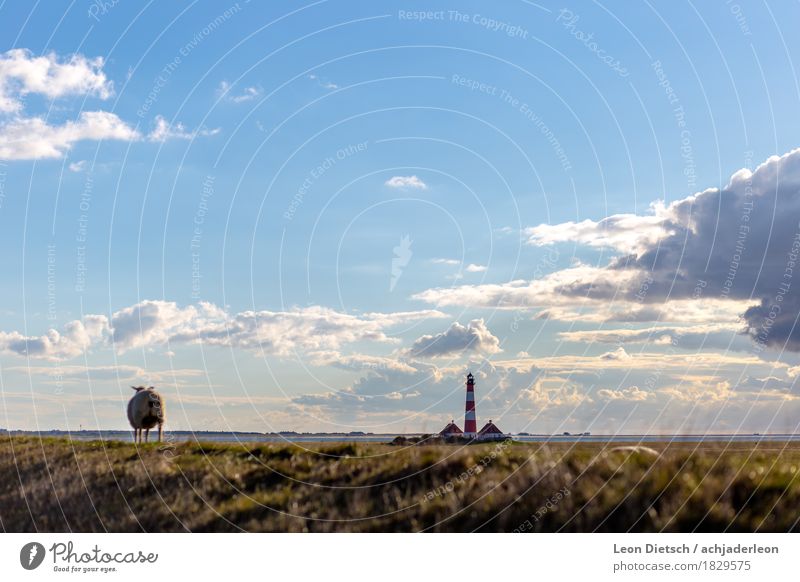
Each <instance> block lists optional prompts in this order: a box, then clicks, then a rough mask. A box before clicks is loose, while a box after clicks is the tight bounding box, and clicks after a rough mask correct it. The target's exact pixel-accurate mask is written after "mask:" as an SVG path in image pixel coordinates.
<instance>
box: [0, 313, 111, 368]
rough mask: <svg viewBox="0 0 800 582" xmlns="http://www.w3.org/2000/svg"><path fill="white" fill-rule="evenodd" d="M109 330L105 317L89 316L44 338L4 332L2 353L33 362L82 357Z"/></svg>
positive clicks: (0, 339)
mask: <svg viewBox="0 0 800 582" xmlns="http://www.w3.org/2000/svg"><path fill="white" fill-rule="evenodd" d="M107 330H108V319H107V318H106V317H105V316H103V315H87V316H86V317H84V318H83V320H75V321H71V322H69V323H67V324H66V325H65V326H64V329H63V330H62V331H60V332H59V331H58V330H55V329H50V330H48V331H47V333H45V334H43V335H41V336H24V335H22V334H21V333H19V332H17V331H12V332H4V331H0V353H2V354H8V355H15V356H28V357H30V358H32V359H44V360H64V359H70V358H75V357H77V356H80V355H81V354H83V353H85V352H86V351H87V350H89V349H90V348H91V347H92V345H94V344H96V343H97V342H99V341H101V340H102V339H103V337H104V336H105V334H106V333H107Z"/></svg>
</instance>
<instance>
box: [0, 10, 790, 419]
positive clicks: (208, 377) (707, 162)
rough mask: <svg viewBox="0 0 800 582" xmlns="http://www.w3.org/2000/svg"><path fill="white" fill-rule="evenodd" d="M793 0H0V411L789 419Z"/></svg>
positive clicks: (66, 415)
mask: <svg viewBox="0 0 800 582" xmlns="http://www.w3.org/2000/svg"><path fill="white" fill-rule="evenodd" d="M798 19H800V5H797V4H796V3H777V4H776V3H772V4H768V3H766V2H744V1H739V2H733V1H722V0H721V1H719V2H713V3H710V2H709V3H705V2H704V3H693V2H684V1H678V2H644V3H636V4H633V3H628V2H625V3H621V2H615V3H600V2H571V3H560V4H551V3H544V2H542V3H535V2H528V1H524V0H511V1H508V2H503V3H493V2H474V1H473V2H469V1H459V2H454V1H451V2H437V3H434V5H431V3H423V2H405V1H403V2H381V3H377V2H375V3H372V2H370V3H363V2H360V3H357V2H343V1H335V0H327V1H326V0H322V1H317V2H271V3H259V2H247V1H245V0H240V1H239V2H233V3H227V2H210V1H206V2H202V1H195V2H188V3H153V2H150V3H148V4H145V5H142V4H140V3H133V2H127V1H124V0H108V1H105V2H102V1H100V0H93V1H91V2H89V1H84V0H75V1H73V2H71V3H64V4H63V5H58V6H57V7H56V6H53V5H45V4H44V3H30V2H22V1H11V2H9V1H5V2H2V3H1V4H0V39H2V40H1V41H0V247H2V249H3V254H2V256H3V259H4V268H3V271H2V276H0V427H5V428H11V429H27V430H36V429H41V430H49V429H64V430H67V429H68V430H78V429H80V428H83V429H124V428H126V427H127V421H126V417H125V405H126V403H127V400H128V399H129V398H130V396H131V395H132V392H131V389H130V386H131V385H148V386H150V385H152V386H156V387H157V388H158V390H159V391H160V392H161V393H162V394H163V395H164V398H165V400H166V407H167V411H168V412H167V415H168V420H167V428H168V429H173V430H253V431H261V432H268V431H278V430H297V431H336V432H341V431H365V432H380V433H398V434H399V433H407V432H424V431H437V430H439V429H440V428H442V427H443V426H444V425H445V424H446V423H447V422H449V421H450V420H451V419H455V420H456V422H457V423H459V424H461V423H463V410H464V379H465V375H466V373H467V372H469V371H471V372H472V373H473V374H475V377H476V388H475V390H476V402H477V405H476V406H477V416H478V422H479V424H480V425H482V424H483V423H484V422H486V421H488V420H490V419H492V420H494V422H495V423H496V424H497V425H498V426H499V427H500V428H501V429H503V430H506V431H509V432H519V431H526V432H530V433H561V432H564V431H570V432H582V431H591V432H593V433H598V434H600V433H604V434H614V433H635V434H643V433H652V434H663V433H704V432H711V433H734V432H736V433H739V432H741V433H752V432H759V433H768V432H774V433H777V432H780V433H785V432H795V431H796V430H797V429H798V423H800V388H798V386H797V382H796V381H797V377H798V376H799V375H800V356H799V355H798V351H800V329H798V328H797V323H798V316H800V281H797V280H796V278H797V277H800V263H798V264H796V262H797V261H798V260H800V259H799V258H798V257H800V150H798V149H797V148H800V116H798V115H797V111H798V105H799V104H800V81H798V75H797V70H796V67H797V66H800V64H798V65H796V61H797V57H798V56H799V55H800V39H799V38H798V36H797V34H795V33H794V30H793V28H792V24H793V23H796V22H798Z"/></svg>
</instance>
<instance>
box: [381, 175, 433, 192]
mask: <svg viewBox="0 0 800 582" xmlns="http://www.w3.org/2000/svg"><path fill="white" fill-rule="evenodd" d="M385 185H386V186H389V188H415V189H417V190H427V189H428V185H427V184H425V182H423V181H422V180H420V179H419V178H417V177H416V176H392V177H391V178H389V179H388V180H386V182H385Z"/></svg>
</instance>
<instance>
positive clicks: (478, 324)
mask: <svg viewBox="0 0 800 582" xmlns="http://www.w3.org/2000/svg"><path fill="white" fill-rule="evenodd" d="M466 352H472V353H481V354H496V353H498V352H500V340H499V339H497V337H495V336H494V335H493V334H492V332H491V331H489V328H487V327H486V323H485V322H484V321H483V319H473V320H472V321H470V322H469V323H468V324H467V325H466V326H464V325H461V324H460V323H458V322H455V323H453V324H452V325H451V326H450V327H449V328H448V329H447V330H446V331H444V332H442V333H437V334H435V335H424V336H422V337H421V338H419V339H417V340H416V341H415V342H414V344H413V345H412V346H411V349H410V350H409V355H411V356H413V357H417V358H436V357H441V356H451V355H455V354H461V353H466Z"/></svg>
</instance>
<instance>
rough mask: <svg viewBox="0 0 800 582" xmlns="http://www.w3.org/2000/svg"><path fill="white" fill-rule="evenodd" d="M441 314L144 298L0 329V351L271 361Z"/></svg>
mask: <svg viewBox="0 0 800 582" xmlns="http://www.w3.org/2000/svg"><path fill="white" fill-rule="evenodd" d="M442 317H446V316H445V315H444V314H443V313H441V312H438V311H433V310H423V311H411V312H397V313H365V314H361V315H353V314H349V313H341V312H338V311H335V310H333V309H328V308H325V307H319V306H314V307H305V308H294V309H291V310H288V311H243V312H240V313H234V314H231V313H228V312H227V311H226V310H224V309H222V308H220V307H217V306H216V305H213V304H211V303H204V302H201V303H199V304H197V305H188V306H186V307H180V306H178V305H177V304H176V303H174V302H171V301H151V300H146V301H142V302H140V303H137V304H135V305H132V306H130V307H126V308H124V309H120V310H119V311H117V312H115V313H114V314H112V316H111V320H110V321H109V320H108V318H106V317H105V316H103V315H87V316H86V317H84V318H83V320H80V321H72V322H70V323H68V324H67V325H66V326H64V330H63V331H60V332H59V331H58V330H55V329H50V330H48V331H47V332H46V333H45V334H44V335H42V336H27V337H26V336H23V335H22V334H20V333H19V332H16V331H12V332H0V353H5V354H12V355H17V356H26V355H27V356H29V357H31V358H38V359H45V360H66V359H70V358H74V357H76V356H79V355H81V354H83V353H85V352H87V351H89V350H91V349H92V348H94V347H98V346H106V345H113V346H114V347H115V348H116V349H117V351H118V352H120V353H122V352H125V351H127V350H130V349H134V348H147V347H154V346H164V345H167V344H171V343H189V344H193V343H204V344H207V345H215V346H229V347H235V348H240V349H247V350H253V351H258V352H259V353H261V352H263V353H265V354H269V355H277V356H289V355H292V354H296V353H297V354H308V355H309V357H311V358H312V359H313V358H314V357H315V354H317V355H318V357H319V354H321V353H324V352H336V351H338V350H339V349H341V348H342V347H343V346H344V345H346V344H352V343H355V342H359V341H371V342H380V343H395V342H396V340H394V339H392V338H390V337H389V336H387V335H386V331H387V330H388V329H390V328H391V327H393V326H395V325H399V324H403V323H408V322H411V321H417V320H424V319H434V318H442ZM329 357H330V356H329Z"/></svg>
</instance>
